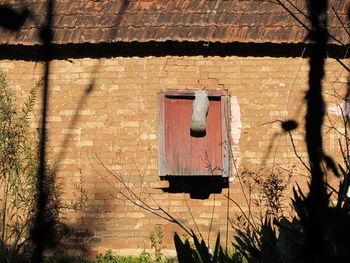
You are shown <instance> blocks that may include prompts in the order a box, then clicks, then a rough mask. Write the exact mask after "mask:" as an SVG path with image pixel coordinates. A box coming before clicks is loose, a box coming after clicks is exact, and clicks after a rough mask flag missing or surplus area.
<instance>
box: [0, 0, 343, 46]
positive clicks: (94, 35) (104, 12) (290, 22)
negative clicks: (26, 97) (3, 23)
mask: <svg viewBox="0 0 350 263" xmlns="http://www.w3.org/2000/svg"><path fill="white" fill-rule="evenodd" d="M280 2H282V3H284V4H286V6H287V7H288V8H289V9H290V10H291V11H292V12H293V13H294V14H295V16H296V18H298V19H299V20H300V21H301V22H302V23H304V24H305V25H307V26H309V22H308V19H307V17H306V16H305V15H303V14H302V12H305V13H306V8H305V2H306V1H305V0H280ZM291 3H292V4H293V5H294V7H293V5H291ZM1 4H7V5H8V6H11V7H13V8H15V9H17V10H21V9H23V7H24V6H26V7H28V9H29V10H30V12H31V13H32V15H31V16H30V17H29V19H27V20H26V22H25V24H24V25H23V27H22V29H21V31H19V32H15V33H13V32H9V31H7V30H4V29H0V44H23V45H35V44H40V40H39V33H38V32H39V28H40V26H41V25H43V22H44V18H45V15H46V4H47V0H21V1H18V0H0V5H1ZM348 5H349V0H330V8H329V32H330V33H331V35H333V36H334V37H335V38H336V39H337V40H334V39H331V40H330V42H331V43H334V44H340V43H346V44H347V43H348V42H349V41H348V40H349V35H348V34H347V32H346V30H345V29H344V28H343V26H342V23H343V24H348V20H347V8H348V7H349V6H348ZM331 7H334V9H335V10H336V12H334V11H333V10H332V8H331ZM296 8H298V9H300V11H302V12H299V11H297V9H296ZM300 21H297V20H296V19H295V18H294V17H293V16H292V15H290V14H289V13H288V12H287V11H286V10H285V9H284V8H283V7H282V6H281V5H280V4H278V2H277V0H56V1H55V7H54V12H53V25H52V26H53V31H54V38H53V43H56V44H66V43H110V42H118V41H121V42H132V41H138V42H148V41H159V42H163V41H167V40H171V41H205V42H221V43H229V42H235V41H238V42H257V43H264V42H270V43H301V42H305V41H306V40H305V39H306V37H307V30H306V29H305V28H303V26H302V25H301V23H300Z"/></svg>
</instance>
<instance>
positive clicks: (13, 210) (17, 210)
mask: <svg viewBox="0 0 350 263" xmlns="http://www.w3.org/2000/svg"><path fill="white" fill-rule="evenodd" d="M39 87H40V83H37V84H36V85H35V87H33V88H32V89H31V90H30V93H29V96H28V98H27V100H26V101H25V102H24V104H23V106H22V107H18V106H17V105H16V103H15V102H16V100H15V96H14V94H13V93H12V92H11V91H10V88H9V85H8V82H7V81H6V76H5V74H4V73H3V72H1V71H0V262H25V261H26V260H28V259H29V257H30V254H31V252H32V243H31V242H30V241H31V240H30V230H31V229H32V226H33V222H34V218H35V215H36V212H37V172H38V166H39V156H38V148H39V142H38V140H37V138H36V136H35V134H34V132H33V129H32V128H31V127H30V123H29V120H30V114H31V113H32V110H33V106H34V104H35V100H36V93H37V90H38V88H39ZM53 167H54V164H53V163H52V161H50V159H49V158H47V159H46V166H45V179H44V191H45V195H46V197H47V200H48V201H47V205H46V209H45V212H44V216H43V218H44V222H42V223H43V224H45V225H49V226H50V229H51V230H52V231H50V233H46V235H45V237H46V240H45V244H46V246H48V247H49V246H53V245H55V241H57V240H58V239H59V238H60V236H59V234H60V233H62V231H61V230H62V229H63V228H62V227H63V225H62V224H61V223H60V222H59V221H58V218H59V214H60V212H61V211H62V209H63V207H67V206H65V205H64V204H62V203H61V199H60V196H61V189H60V187H59V185H58V184H57V183H56V174H55V171H54V168H53Z"/></svg>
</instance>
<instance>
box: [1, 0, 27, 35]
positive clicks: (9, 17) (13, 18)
mask: <svg viewBox="0 0 350 263" xmlns="http://www.w3.org/2000/svg"><path fill="white" fill-rule="evenodd" d="M29 16H30V11H29V10H28V8H27V7H24V8H22V10H14V9H13V8H12V7H10V6H9V5H6V4H5V5H0V28H1V27H2V28H4V29H7V30H10V31H19V30H20V29H21V27H22V26H23V24H24V22H25V21H26V20H27V18H28V17H29Z"/></svg>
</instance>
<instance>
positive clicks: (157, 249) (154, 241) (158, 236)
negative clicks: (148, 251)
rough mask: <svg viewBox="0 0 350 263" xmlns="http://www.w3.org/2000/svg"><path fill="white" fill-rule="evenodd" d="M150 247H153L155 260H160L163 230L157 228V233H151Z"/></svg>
mask: <svg viewBox="0 0 350 263" xmlns="http://www.w3.org/2000/svg"><path fill="white" fill-rule="evenodd" d="M149 238H150V240H151V248H153V249H154V256H155V262H161V261H162V257H163V254H162V243H163V231H161V230H159V231H157V233H151V235H150V237H149Z"/></svg>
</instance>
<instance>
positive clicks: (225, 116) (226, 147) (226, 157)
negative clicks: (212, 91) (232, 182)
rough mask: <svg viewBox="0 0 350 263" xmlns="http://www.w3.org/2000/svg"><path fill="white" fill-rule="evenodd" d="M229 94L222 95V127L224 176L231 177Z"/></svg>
mask: <svg viewBox="0 0 350 263" xmlns="http://www.w3.org/2000/svg"><path fill="white" fill-rule="evenodd" d="M229 113H230V111H229V104H228V95H227V93H226V95H224V96H222V97H221V127H222V167H223V174H222V176H223V177H230V151H231V144H230V138H229V134H230V123H229V121H230V116H229Z"/></svg>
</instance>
